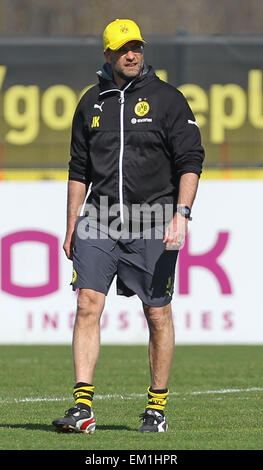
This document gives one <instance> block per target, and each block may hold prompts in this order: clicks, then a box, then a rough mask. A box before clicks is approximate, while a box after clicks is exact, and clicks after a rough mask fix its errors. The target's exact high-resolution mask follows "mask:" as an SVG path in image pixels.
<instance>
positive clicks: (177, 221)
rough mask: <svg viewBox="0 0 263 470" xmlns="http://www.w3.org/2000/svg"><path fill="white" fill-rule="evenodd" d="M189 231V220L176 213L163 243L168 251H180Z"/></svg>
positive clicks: (166, 231)
mask: <svg viewBox="0 0 263 470" xmlns="http://www.w3.org/2000/svg"><path fill="white" fill-rule="evenodd" d="M187 230H188V219H186V218H185V217H184V216H182V215H181V214H179V213H178V212H176V213H175V215H174V218H173V219H172V220H171V222H170V223H169V225H168V226H167V228H166V230H165V234H164V238H163V242H164V243H165V244H166V247H165V248H166V250H180V249H181V248H182V247H183V245H184V242H185V238H186V236H187Z"/></svg>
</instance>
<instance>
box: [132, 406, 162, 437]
mask: <svg viewBox="0 0 263 470" xmlns="http://www.w3.org/2000/svg"><path fill="white" fill-rule="evenodd" d="M140 419H142V420H143V423H142V425H141V427H140V428H139V432H165V431H167V429H168V424H167V422H166V419H165V416H164V415H163V414H162V413H159V412H158V411H156V410H152V409H150V408H149V409H146V410H145V412H144V413H142V414H141V415H140Z"/></svg>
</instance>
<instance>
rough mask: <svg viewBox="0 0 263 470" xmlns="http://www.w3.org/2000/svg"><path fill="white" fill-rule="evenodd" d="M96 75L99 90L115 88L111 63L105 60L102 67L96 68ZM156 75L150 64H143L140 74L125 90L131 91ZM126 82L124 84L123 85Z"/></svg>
mask: <svg viewBox="0 0 263 470" xmlns="http://www.w3.org/2000/svg"><path fill="white" fill-rule="evenodd" d="M97 75H98V77H99V85H100V88H101V91H105V90H109V89H111V88H112V89H116V84H115V82H114V80H113V73H112V67H111V65H110V64H109V63H108V62H106V63H105V64H104V65H103V67H102V68H101V69H100V70H98V72H97ZM156 78H157V76H156V75H155V72H154V69H153V67H152V66H151V65H146V64H144V66H143V71H142V74H141V75H140V76H139V77H137V78H136V80H134V82H133V83H132V85H131V86H130V87H129V88H128V90H127V91H132V90H133V89H135V88H136V89H137V88H141V87H142V86H144V85H145V84H146V83H148V82H149V81H152V80H154V79H156ZM126 85H127V83H126V84H125V85H124V87H125V86H126Z"/></svg>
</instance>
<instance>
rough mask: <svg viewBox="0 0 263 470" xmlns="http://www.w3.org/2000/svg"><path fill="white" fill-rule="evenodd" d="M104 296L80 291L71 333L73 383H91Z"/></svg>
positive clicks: (98, 343) (93, 292) (97, 355)
mask: <svg viewBox="0 0 263 470" xmlns="http://www.w3.org/2000/svg"><path fill="white" fill-rule="evenodd" d="M104 304H105V295H104V294H102V293H101V292H97V291H94V290H92V289H80V291H79V295H78V308H77V315H76V320H75V325H74V333H73V358H74V367H75V381H76V383H78V382H85V383H88V384H92V383H93V376H94V370H95V366H96V363H97V360H98V357H99V351H100V317H101V314H102V311H103V308H104Z"/></svg>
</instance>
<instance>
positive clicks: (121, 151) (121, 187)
mask: <svg viewBox="0 0 263 470" xmlns="http://www.w3.org/2000/svg"><path fill="white" fill-rule="evenodd" d="M134 80H135V79H134ZM134 80H132V81H131V82H129V83H128V85H126V87H125V88H124V89H123V90H120V89H119V88H112V89H110V90H106V91H102V92H101V93H100V96H101V95H104V94H105V93H112V92H113V91H117V92H118V93H120V98H119V103H120V152H119V205H120V221H121V223H122V224H124V210H123V155H124V103H125V97H124V93H125V91H126V90H127V88H129V86H130V85H131V84H132V83H133V81H134Z"/></svg>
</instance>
